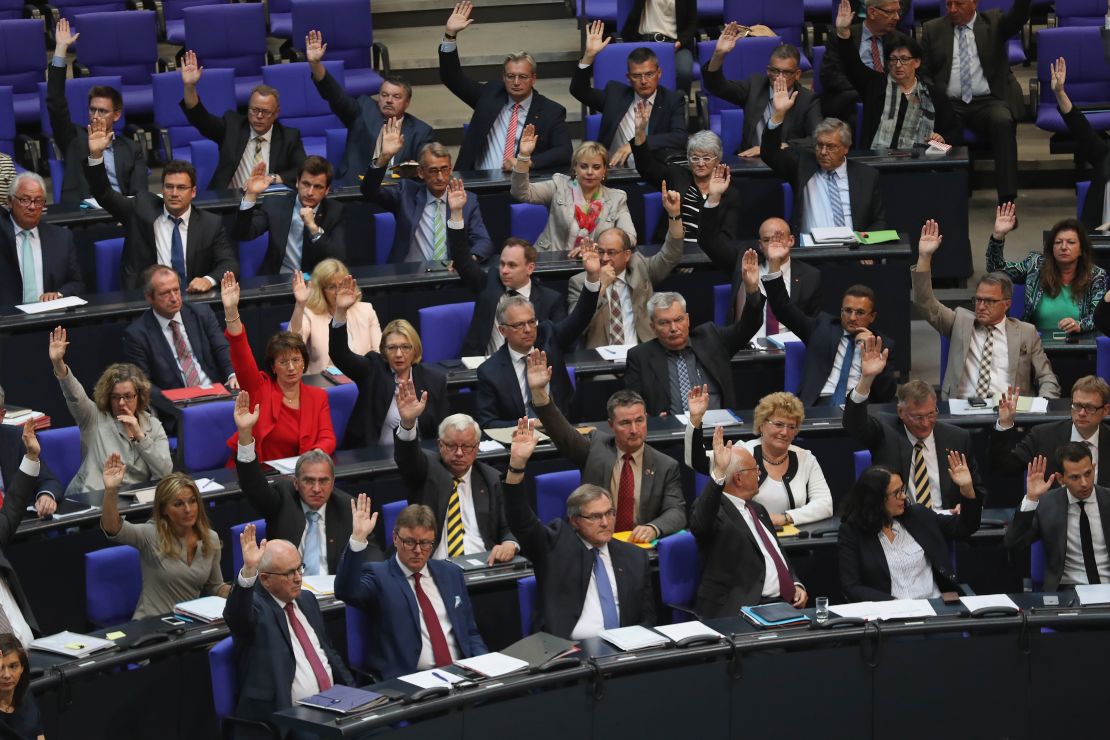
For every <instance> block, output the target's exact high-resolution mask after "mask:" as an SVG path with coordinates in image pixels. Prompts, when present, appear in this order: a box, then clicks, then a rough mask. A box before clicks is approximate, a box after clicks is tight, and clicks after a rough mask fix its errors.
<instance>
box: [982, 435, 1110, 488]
mask: <svg viewBox="0 0 1110 740" xmlns="http://www.w3.org/2000/svg"><path fill="white" fill-rule="evenodd" d="M1071 430H1072V423H1071V420H1070V419H1067V420H1064V421H1054V422H1051V423H1048V424H1036V425H1034V426H1033V427H1032V428H1031V429H1029V432H1028V433H1027V434H1025V435H1024V436H1022V434H1021V432H1019V431H1018V428H1017V426H1016V425H1015V426H1012V427H1010V428H1009V429H1007V430H1006V431H1003V432H1000V431H998V430H997V429H995V428H994V425H991V430H990V435H991V449H990V452H991V472H994V473H1019V474H1022V475H1024V474H1025V472H1026V466H1027V465H1028V464H1029V463H1030V462H1031V461H1032V460H1033V458H1034V457H1036V456H1037V455H1044V457H1045V460H1046V461H1047V465H1046V466H1045V474H1046V475H1052V474H1053V473H1055V472H1056V449H1057V448H1058V447H1060V445H1063V444H1066V443H1068V442H1070V441H1071ZM1095 483H1097V484H1098V485H1100V486H1108V485H1110V426H1108V425H1107V424H1100V425H1099V428H1098V479H1097V480H1096V481H1095Z"/></svg>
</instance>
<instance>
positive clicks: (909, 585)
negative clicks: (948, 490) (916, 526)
mask: <svg viewBox="0 0 1110 740" xmlns="http://www.w3.org/2000/svg"><path fill="white" fill-rule="evenodd" d="M934 498H935V497H934ZM891 528H892V529H893V530H894V541H893V542H891V541H890V540H889V539H887V536H886V534H885V533H884V532H883V531H882V530H879V534H878V538H879V542H880V543H881V544H882V546H883V555H885V556H886V566H887V570H889V571H890V595H891V596H893V597H894V598H896V599H933V598H936V597H937V596H940V589H939V588H937V582H936V579H934V578H933V566H932V565H931V564H930V563H929V558H927V557H926V556H925V551H924V550H922V549H921V545H919V544H918V543H917V540H915V539H914V538H913V535H911V534H910V533H909V532H908V531H907V530H906V529H905V528H904V527H903V526H902V525H901V524H900V523H899V522H898V521H897V520H895V521H894V524H893V525H892V527H891Z"/></svg>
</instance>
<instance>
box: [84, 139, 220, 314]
mask: <svg viewBox="0 0 1110 740" xmlns="http://www.w3.org/2000/svg"><path fill="white" fill-rule="evenodd" d="M110 141H111V132H110V131H108V130H107V129H106V128H105V126H104V124H103V123H101V122H96V121H94V122H93V124H92V125H91V126H90V131H89V159H88V161H87V162H86V163H85V177H87V178H88V180H89V186H90V187H91V188H92V192H93V197H94V198H96V199H97V201H98V202H99V203H100V205H101V206H102V207H103V208H104V209H105V210H106V211H108V213H110V214H112V216H114V217H115V218H116V220H117V221H119V222H120V223H122V224H123V226H124V229H125V232H124V239H123V257H122V259H121V264H120V282H121V283H122V285H123V287H124V288H125V289H127V290H139V289H141V288H142V287H143V285H142V272H143V270H145V269H146V268H148V267H150V266H151V265H153V264H159V265H167V266H169V267H171V268H173V271H174V272H176V273H177V274H178V276H179V277H180V278H181V283H182V284H183V285H185V286H186V290H187V291H188V292H189V293H205V292H207V291H209V290H211V289H212V288H214V287H216V285H217V284H218V283H219V282H220V280H221V279H222V278H223V275H224V273H225V272H234V273H238V272H239V258H238V257H237V255H236V253H235V248H234V247H233V246H232V244H231V242H230V241H229V240H228V238H227V235H226V234H225V233H224V227H223V223H222V221H223V220H222V219H221V218H220V217H219V216H217V215H215V214H213V213H207V212H205V211H201V210H199V209H196V208H193V207H192V204H193V199H194V198H196V196H197V171H196V170H195V169H193V165H191V164H189V163H188V162H182V161H180V160H172V161H170V162H167V163H166V166H165V167H164V168H163V169H162V197H160V198H159V197H158V196H156V195H154V194H153V193H148V192H142V193H139V194H138V195H136V196H135V198H134V199H130V198H126V197H124V196H122V195H120V194H119V193H117V192H115V191H113V190H112V188H111V186H110V185H109V184H108V175H107V172H106V171H105V169H104V160H103V158H102V156H101V155H102V154H103V152H104V149H105V147H106V146H107V144H108V143H109V142H110ZM182 231H184V232H185V233H184V234H182V233H181V232H182Z"/></svg>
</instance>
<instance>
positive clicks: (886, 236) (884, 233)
mask: <svg viewBox="0 0 1110 740" xmlns="http://www.w3.org/2000/svg"><path fill="white" fill-rule="evenodd" d="M858 238H859V241H860V244H889V243H890V242H896V241H898V232H897V231H895V230H894V229H882V230H880V231H861V232H860V233H859V234H858Z"/></svg>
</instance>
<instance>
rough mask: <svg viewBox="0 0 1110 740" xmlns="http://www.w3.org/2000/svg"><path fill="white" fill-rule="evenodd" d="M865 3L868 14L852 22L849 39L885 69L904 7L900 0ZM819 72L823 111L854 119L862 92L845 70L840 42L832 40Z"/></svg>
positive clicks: (872, 65) (879, 69)
mask: <svg viewBox="0 0 1110 740" xmlns="http://www.w3.org/2000/svg"><path fill="white" fill-rule="evenodd" d="M854 4H855V3H853V5H854ZM862 4H863V5H864V6H866V16H865V17H864V19H863V21H862V22H861V23H854V24H852V27H851V31H850V33H851V35H850V36H849V40H850V41H851V42H852V48H853V49H855V50H856V53H857V54H858V55H859V58H860V61H862V62H863V63H864V64H866V65H867V66H868V67H870V68H871V69H873V70H875V71H877V72H882V71H883V70H884V69H885V66H886V58H887V52H888V51H890V49H888V48H887V46H886V44H887V36H889V35H890V34H891V33H893V32H894V31H895V30H896V29H897V28H898V22H899V21H900V20H902V14H903V9H902V6H901V4H900V3H899V2H898V0H865V2H863V3H862ZM906 5H907V6H908V5H909V3H908V2H907V3H906ZM853 10H854V9H853ZM907 10H908V8H907ZM818 74H819V75H820V77H821V101H820V103H821V113H822V115H824V116H828V117H830V118H839V119H840V120H842V121H848V122H854V121H855V117H856V103H858V102H859V93H858V92H856V89H855V88H854V87H853V86H852V82H851V81H850V80H849V79H848V76H847V75H846V74H845V73H844V67H843V64H842V62H841V60H840V45H839V44H835V43H830V44H828V45H827V46H826V47H825V58H824V60H823V61H822V62H821V69H820V70H818Z"/></svg>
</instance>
